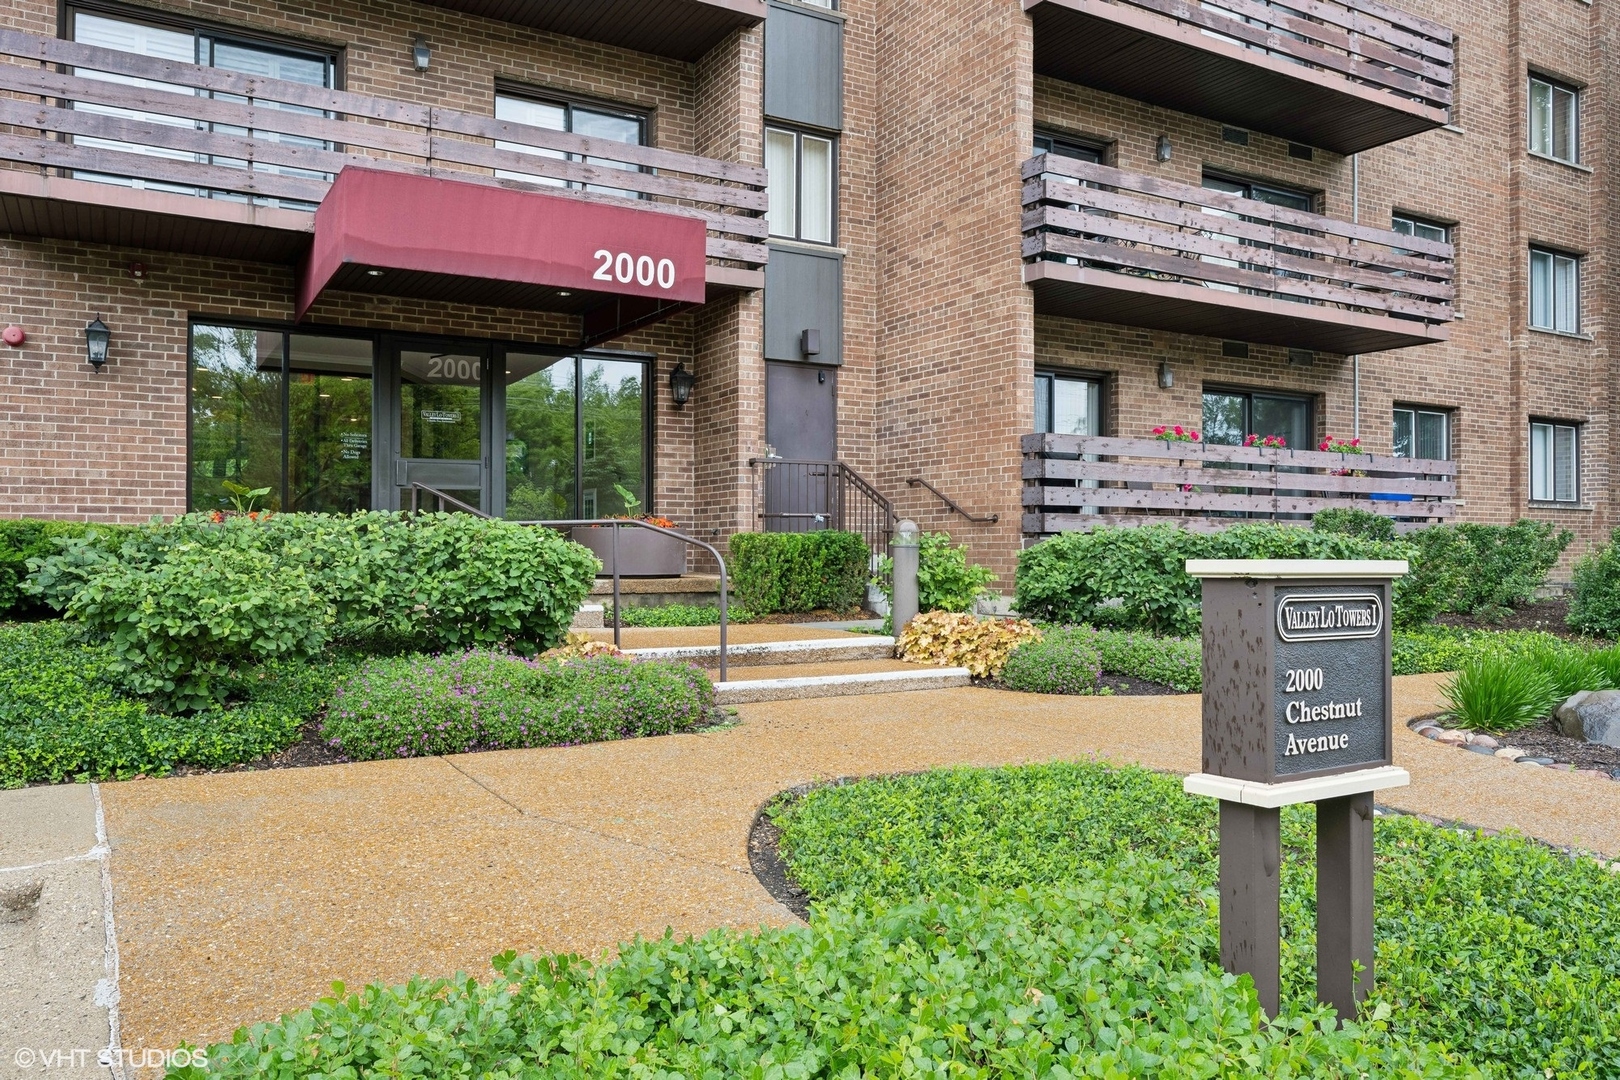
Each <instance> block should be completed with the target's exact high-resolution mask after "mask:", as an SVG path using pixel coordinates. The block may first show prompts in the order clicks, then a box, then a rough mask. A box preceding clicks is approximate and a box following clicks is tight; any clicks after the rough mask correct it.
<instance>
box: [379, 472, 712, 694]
mask: <svg viewBox="0 0 1620 1080" xmlns="http://www.w3.org/2000/svg"><path fill="white" fill-rule="evenodd" d="M423 491H425V492H427V493H428V494H430V495H435V496H437V497H438V498H440V499H443V500H444V501H446V502H450V503H454V504H456V505H457V506H459V507H461V508H462V509H463V510H465V511H466V512H467V513H470V514H475V515H477V516H478V517H481V518H490V517H492V516H493V515H490V514H486V513H484V512H483V511H482V510H480V509H478V508H477V507H476V506H469V505H468V504H467V503H464V502H462V501H461V500H460V499H458V498H456V497H455V496H454V495H446V494H445V493H444V492H442V491H439V490H438V489H436V488H431V487H428V486H427V485H426V484H412V485H411V510H412V511H413V512H415V511H416V508H417V506H418V505H419V495H418V493H419V492H423ZM512 524H513V525H541V526H544V527H545V528H548V529H574V528H586V527H598V526H603V525H606V526H608V527H609V528H611V529H612V530H613V533H612V536H611V538H610V541H609V543H610V545H611V546H610V547H609V549H608V550H609V552H610V553H611V554H612V556H613V647H614V648H615V649H617V648H619V647H620V646H621V642H622V641H623V637H622V634H623V629H624V617H623V615H622V614H621V608H620V604H619V527H620V526H623V525H631V526H634V527H636V528H638V529H651V530H652V531H653V532H655V533H663V534H664V535H665V536H673V537H674V538H675V539H677V540H679V541H681V542H682V543H686V544H691V545H693V546H694V547H700V548H702V549H703V550H704V551H707V552H708V553H709V554H710V555H713V556H714V561H715V562H717V563H719V564H720V681H721V682H725V681H726V629H727V626H728V622H727V614H726V597H727V593H728V592H729V591H730V590H729V589H728V587H727V585H726V560H725V557H724V556H722V555H721V554H720V552H719V551H718V550H716V548H715V547H714V546H713V545H712V544H707V543H704V542H703V541H702V540H699V539H698V538H697V537H695V536H687V535H686V534H685V533H683V532H676V531H675V530H674V529H666V528H664V527H663V526H662V525H654V524H653V523H652V522H650V521H638V520H636V519H635V518H569V519H563V520H557V521H514V522H512Z"/></svg>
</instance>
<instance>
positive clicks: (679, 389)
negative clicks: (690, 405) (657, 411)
mask: <svg viewBox="0 0 1620 1080" xmlns="http://www.w3.org/2000/svg"><path fill="white" fill-rule="evenodd" d="M695 382H697V377H696V376H694V375H693V374H692V373H691V372H690V371H687V370H686V364H685V363H684V362H682V363H679V364H676V365H675V370H674V371H672V372H670V373H669V396H670V397H672V398H674V399H675V407H676V408H680V407H681V406H682V405H685V404H686V403H687V402H688V401H691V400H692V384H693V383H695Z"/></svg>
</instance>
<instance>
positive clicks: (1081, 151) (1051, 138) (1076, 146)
mask: <svg viewBox="0 0 1620 1080" xmlns="http://www.w3.org/2000/svg"><path fill="white" fill-rule="evenodd" d="M1035 153H1037V154H1056V155H1057V156H1058V157H1066V158H1075V159H1076V160H1079V161H1090V162H1094V163H1096V164H1098V165H1101V164H1102V160H1103V148H1102V147H1101V146H1098V145H1096V144H1095V143H1089V142H1081V141H1079V140H1077V139H1071V138H1069V137H1068V136H1066V135H1049V134H1046V133H1044V132H1039V131H1037V132H1036V133H1035Z"/></svg>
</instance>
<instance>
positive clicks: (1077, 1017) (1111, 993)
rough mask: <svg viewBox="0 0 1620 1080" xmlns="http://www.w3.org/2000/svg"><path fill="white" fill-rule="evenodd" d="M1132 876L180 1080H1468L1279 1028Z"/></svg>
mask: <svg viewBox="0 0 1620 1080" xmlns="http://www.w3.org/2000/svg"><path fill="white" fill-rule="evenodd" d="M1164 869H1165V867H1164V864H1162V863H1158V862H1155V861H1152V860H1143V859H1130V860H1126V861H1124V862H1122V863H1121V864H1120V865H1119V866H1118V867H1117V868H1112V869H1109V870H1106V871H1098V872H1097V873H1095V874H1093V875H1091V877H1090V878H1089V879H1088V880H1087V881H1085V882H1084V883H1083V884H1077V885H1059V886H1053V887H1049V888H1044V889H1040V890H1035V891H1029V892H1011V893H979V894H974V895H970V896H965V897H962V898H955V897H952V898H947V899H942V900H940V901H937V902H923V903H915V902H912V903H907V902H901V903H897V904H894V905H885V906H877V907H867V906H865V905H852V906H849V907H842V908H837V909H832V908H829V909H825V910H822V911H820V912H818V914H817V915H816V916H815V918H814V919H813V921H812V923H811V925H810V926H809V927H808V928H789V929H767V930H760V931H758V932H757V933H753V934H740V933H737V932H735V931H730V930H723V929H722V930H714V931H711V932H710V933H708V934H706V935H705V936H703V937H702V938H699V939H690V938H689V939H685V940H677V939H676V938H675V937H674V936H673V935H671V934H666V935H665V936H664V937H662V938H659V939H655V940H651V941H648V940H643V939H639V938H638V939H637V940H635V941H632V942H629V943H627V944H625V945H623V946H621V947H620V949H619V953H618V957H617V958H616V959H615V960H612V961H610V962H604V963H601V964H599V965H595V966H592V965H590V964H588V963H586V962H585V961H583V960H581V959H580V958H579V957H575V956H547V957H517V956H514V955H513V954H511V953H503V954H502V955H500V956H497V957H495V959H494V962H493V964H494V968H495V973H496V974H495V977H494V978H493V979H489V980H484V981H481V980H478V979H474V978H472V977H470V976H467V975H464V974H458V975H456V976H455V977H454V978H452V979H426V978H418V979H414V980H412V981H411V982H409V983H407V984H405V985H402V986H394V987H386V986H381V985H374V986H369V987H367V988H365V990H364V991H362V992H359V993H353V992H350V991H349V990H348V989H347V988H346V987H344V986H342V985H341V984H338V985H335V986H334V987H333V993H332V995H331V996H330V997H326V998H323V999H321V1000H320V1001H319V1002H317V1003H316V1004H315V1005H314V1006H313V1007H312V1008H310V1009H308V1010H306V1011H303V1012H300V1013H297V1014H294V1015H289V1016H285V1017H283V1018H282V1019H281V1020H280V1021H279V1022H277V1023H275V1024H258V1025H255V1026H253V1027H251V1028H244V1029H240V1030H238V1031H237V1033H236V1035H235V1037H234V1039H233V1040H232V1041H231V1042H230V1043H226V1044H221V1045H217V1046H212V1047H209V1048H208V1052H207V1055H208V1056H207V1060H208V1064H207V1067H206V1069H204V1068H199V1067H196V1066H186V1067H184V1068H180V1069H176V1070H174V1071H172V1072H171V1073H170V1074H169V1075H170V1077H171V1080H201V1078H203V1077H205V1076H212V1077H221V1078H226V1077H229V1078H235V1077H242V1078H247V1077H254V1078H260V1077H273V1078H275V1080H300V1078H305V1077H308V1078H311V1080H313V1078H314V1077H370V1076H378V1077H380V1076H405V1075H410V1076H424V1077H463V1076H464V1077H488V1078H497V1077H510V1078H517V1077H523V1078H535V1080H538V1078H541V1077H552V1078H558V1080H585V1078H591V1080H595V1078H606V1077H625V1078H629V1077H645V1078H648V1080H653V1078H659V1080H675V1078H678V1077H693V1078H699V1077H701V1078H705V1080H708V1078H713V1080H722V1078H730V1077H738V1078H750V1080H786V1078H829V1080H830V1078H833V1077H838V1078H847V1080H857V1078H861V1077H873V1078H878V1077H895V1078H899V1077H907V1078H918V1080H921V1078H941V1080H943V1078H946V1077H962V1078H970V1077H971V1078H981V1080H1013V1078H1025V1077H1036V1076H1039V1077H1052V1078H1058V1077H1081V1076H1095V1077H1114V1078H1125V1077H1148V1076H1152V1077H1212V1078H1221V1080H1239V1078H1247V1077H1255V1076H1265V1077H1277V1078H1283V1080H1288V1078H1293V1080H1298V1078H1303V1077H1311V1078H1333V1080H1360V1078H1362V1077H1366V1076H1375V1077H1379V1078H1386V1077H1387V1078H1415V1077H1449V1076H1474V1075H1477V1072H1476V1071H1475V1070H1472V1069H1470V1068H1468V1067H1467V1066H1463V1065H1458V1064H1455V1063H1453V1062H1451V1061H1448V1060H1446V1057H1445V1055H1443V1054H1442V1053H1441V1052H1439V1051H1437V1050H1434V1049H1431V1048H1428V1047H1424V1046H1421V1045H1406V1044H1403V1043H1401V1042H1399V1041H1398V1040H1395V1039H1392V1038H1390V1037H1389V1036H1388V1035H1387V1033H1386V1031H1385V1024H1384V1023H1383V1021H1381V1020H1376V1019H1375V1020H1371V1021H1370V1022H1367V1023H1364V1024H1360V1025H1355V1024H1352V1025H1350V1026H1348V1027H1346V1028H1344V1029H1343V1030H1338V1029H1337V1028H1336V1027H1335V1025H1334V1023H1333V1020H1332V1016H1331V1014H1330V1013H1329V1012H1327V1011H1326V1010H1325V1009H1324V1008H1321V1007H1318V1006H1315V1005H1314V1004H1313V1005H1311V1006H1306V1007H1302V1008H1299V1009H1296V1010H1293V1011H1291V1012H1289V1013H1288V1014H1287V1015H1286V1016H1285V1017H1282V1018H1280V1019H1279V1020H1277V1021H1275V1022H1267V1020H1266V1019H1265V1018H1264V1017H1263V1016H1262V1014H1261V1012H1260V1009H1259V1004H1258V1001H1257V1000H1256V997H1255V993H1254V988H1253V984H1252V983H1251V982H1250V981H1248V980H1239V979H1234V978H1232V977H1230V976H1227V975H1225V974H1223V973H1222V972H1221V971H1220V970H1219V968H1218V967H1216V966H1215V965H1214V964H1213V963H1212V962H1211V959H1210V958H1211V957H1212V956H1213V955H1215V953H1216V952H1217V951H1218V940H1217V934H1216V931H1215V928H1214V925H1213V923H1212V921H1211V919H1210V914H1209V908H1210V906H1211V905H1212V904H1213V903H1214V902H1215V897H1214V893H1213V891H1205V892H1203V893H1192V894H1189V893H1188V891H1187V890H1185V889H1184V888H1181V887H1179V886H1178V884H1177V883H1176V882H1174V881H1172V880H1169V879H1168V878H1167V876H1166V875H1165V874H1164V872H1163V871H1164Z"/></svg>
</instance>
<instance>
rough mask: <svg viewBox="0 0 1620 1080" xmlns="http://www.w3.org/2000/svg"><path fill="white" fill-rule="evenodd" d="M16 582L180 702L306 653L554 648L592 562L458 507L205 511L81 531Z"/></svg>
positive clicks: (562, 544)
mask: <svg viewBox="0 0 1620 1080" xmlns="http://www.w3.org/2000/svg"><path fill="white" fill-rule="evenodd" d="M35 563H36V566H35V570H34V573H33V574H32V575H31V577H30V579H29V581H28V583H27V585H26V586H25V587H26V588H28V589H30V590H32V591H34V592H35V593H37V595H39V596H41V597H42V598H43V599H44V600H46V601H47V602H48V603H50V604H51V605H52V606H53V607H56V608H58V609H61V610H66V611H67V612H68V613H69V614H70V615H73V616H75V617H76V618H79V619H82V620H84V621H85V622H86V623H87V624H88V625H90V626H92V627H93V628H95V629H97V630H99V631H101V632H103V633H106V634H109V635H111V636H112V637H113V639H114V644H115V646H116V647H117V649H118V652H119V657H120V662H121V664H122V667H123V669H124V677H125V678H126V679H127V680H128V681H129V685H131V686H132V687H134V688H136V689H138V690H140V691H141V692H145V693H151V694H154V695H156V696H157V697H158V699H159V700H161V701H164V702H166V703H169V704H172V705H174V706H175V707H181V708H199V707H202V706H203V705H205V704H206V703H207V702H209V701H211V700H217V699H218V698H219V697H220V693H221V691H220V687H221V685H222V683H221V679H222V678H223V677H224V675H225V673H226V672H228V671H229V670H230V669H231V668H232V667H234V666H238V665H240V664H242V663H247V662H252V661H254V660H260V659H264V658H267V657H272V656H282V655H286V656H295V657H296V656H313V655H316V654H317V653H318V652H320V651H321V650H322V649H324V648H325V647H326V646H327V644H328V642H332V643H336V644H338V645H342V646H346V647H352V648H357V649H363V650H365V651H370V652H387V651H404V650H407V649H417V650H433V649H447V648H467V647H469V646H480V647H485V648H492V647H499V648H503V649H510V650H513V651H516V652H521V653H531V652H535V651H539V650H543V649H547V648H551V647H552V646H554V645H556V644H557V643H559V642H560V641H561V640H562V639H563V638H564V636H566V634H567V632H568V626H569V624H570V622H571V621H572V619H573V615H574V612H575V611H576V610H577V609H578V607H579V604H580V602H581V601H582V600H583V599H584V598H585V595H586V593H587V592H588V591H589V589H590V586H591V584H592V582H593V581H594V580H595V574H596V571H597V569H598V568H599V564H598V562H597V561H596V558H595V556H593V555H592V554H591V553H590V552H589V551H587V550H586V549H585V548H583V547H581V546H579V545H578V544H574V543H571V542H570V541H568V540H565V539H564V538H563V537H561V536H560V535H558V534H557V533H554V532H551V531H550V530H547V529H540V528H534V527H530V526H522V525H517V524H514V523H511V522H506V521H494V520H489V519H483V518H476V517H473V516H472V515H469V514H428V515H404V514H391V513H360V514H354V515H331V514H275V515H268V516H265V517H261V518H259V519H251V518H248V517H245V516H244V517H231V518H227V519H225V520H224V521H218V522H216V521H213V520H212V519H211V518H210V517H209V516H207V515H201V514H194V515H190V516H187V517H182V518H177V519H176V520H175V521H174V522H172V523H170V524H166V525H163V524H154V525H148V526H141V527H137V528H133V529H129V530H126V531H122V532H120V533H117V534H101V533H93V534H87V535H86V536H83V537H81V538H79V539H76V540H70V541H68V542H67V543H65V544H64V545H62V548H61V550H60V551H59V552H58V553H57V554H56V555H53V556H50V557H48V558H45V559H43V560H35Z"/></svg>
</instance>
